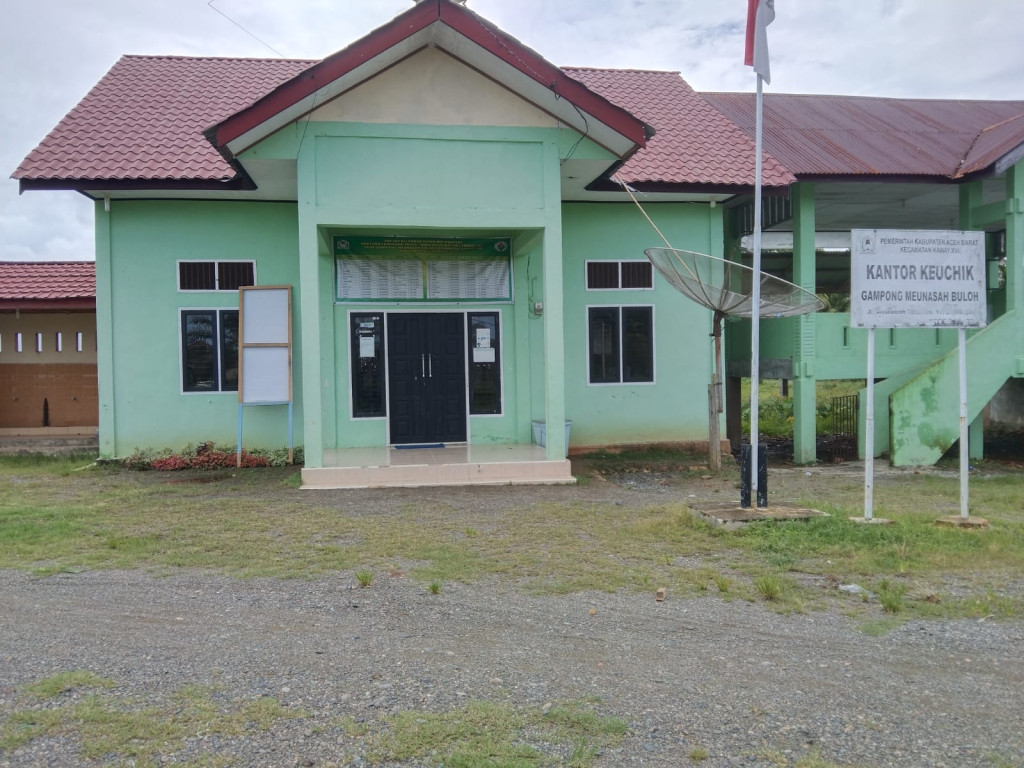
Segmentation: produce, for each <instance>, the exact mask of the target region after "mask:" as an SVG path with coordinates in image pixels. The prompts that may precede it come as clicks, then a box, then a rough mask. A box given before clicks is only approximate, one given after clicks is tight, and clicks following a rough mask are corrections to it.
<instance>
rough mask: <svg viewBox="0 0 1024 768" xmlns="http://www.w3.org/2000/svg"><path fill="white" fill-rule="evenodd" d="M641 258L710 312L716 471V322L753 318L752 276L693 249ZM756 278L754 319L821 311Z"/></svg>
mask: <svg viewBox="0 0 1024 768" xmlns="http://www.w3.org/2000/svg"><path fill="white" fill-rule="evenodd" d="M637 205H639V203H637ZM642 210H643V209H642V208H641V211H642ZM644 215H646V213H645V214H644ZM652 225H653V222H652ZM655 229H657V228H656V227H655ZM659 234H660V232H659ZM644 255H645V256H647V258H648V259H649V260H650V262H651V263H652V264H653V265H654V266H655V268H656V269H657V270H658V271H659V272H660V273H661V275H662V277H664V278H665V279H666V280H668V282H669V283H670V284H671V285H672V286H673V287H674V288H675V289H676V290H677V291H679V292H680V293H681V294H683V295H684V296H686V297H688V298H690V299H692V300H693V301H695V302H697V303H698V304H700V305H701V306H702V307H707V308H708V309H710V310H712V312H714V316H713V318H712V331H711V335H712V336H713V337H714V339H715V373H714V375H713V377H712V379H711V386H709V387H708V449H709V453H710V464H711V468H712V469H713V470H716V471H717V470H719V469H721V468H722V452H721V444H720V441H719V426H718V414H720V413H721V412H722V321H723V320H724V319H725V318H726V317H753V315H754V299H753V296H752V295H751V294H752V293H753V290H754V276H755V272H754V270H753V269H751V268H750V267H748V266H746V265H745V264H740V263H738V262H735V261H726V260H725V259H719V258H718V257H716V256H709V255H707V254H706V253H697V252H696V251H681V250H678V249H676V248H647V249H646V250H645V251H644ZM760 280H761V298H760V305H759V311H758V316H760V317H790V316H792V315H803V314H807V313H808V312H817V311H818V310H821V309H824V308H825V303H824V302H823V301H822V300H821V299H819V298H818V297H817V296H815V295H814V294H813V293H811V292H810V291H805V290H804V289H803V288H801V287H800V286H799V285H794V284H793V283H791V282H789V281H788V280H783V279H782V278H780V277H775V276H774V275H769V274H767V273H765V272H763V271H762V272H761V275H760Z"/></svg>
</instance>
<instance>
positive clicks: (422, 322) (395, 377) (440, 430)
mask: <svg viewBox="0 0 1024 768" xmlns="http://www.w3.org/2000/svg"><path fill="white" fill-rule="evenodd" d="M465 334H466V320H465V316H464V315H462V314H453V313H433V312H431V313H426V312H424V313H411V314H410V313H393V314H389V315H388V391H389V394H388V413H389V414H390V416H389V420H390V427H391V442H392V444H395V445H403V444H416V443H444V442H451V443H458V442H465V440H466V335H465Z"/></svg>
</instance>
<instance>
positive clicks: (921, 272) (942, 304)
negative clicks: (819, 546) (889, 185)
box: [850, 229, 986, 520]
mask: <svg viewBox="0 0 1024 768" xmlns="http://www.w3.org/2000/svg"><path fill="white" fill-rule="evenodd" d="M850 234H851V243H852V245H851V253H850V273H851V274H850V278H851V279H850V293H851V296H850V308H851V314H850V325H851V326H853V327H855V328H867V329H868V364H867V377H868V378H867V405H866V409H865V425H864V427H865V429H866V430H867V434H866V435H865V436H864V459H865V461H864V518H865V519H866V520H871V518H872V514H873V509H872V508H873V503H874V502H873V482H874V467H873V461H874V436H875V435H874V429H875V328H956V329H958V331H957V336H958V343H959V362H960V516H961V517H962V518H966V517H967V516H968V512H967V498H968V490H967V470H968V446H967V344H966V333H965V330H964V329H966V328H983V327H984V326H985V324H986V302H985V233H984V232H960V231H932V230H900V229H855V230H853V231H852V232H851V233H850Z"/></svg>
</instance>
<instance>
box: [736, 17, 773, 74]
mask: <svg viewBox="0 0 1024 768" xmlns="http://www.w3.org/2000/svg"><path fill="white" fill-rule="evenodd" d="M773 21H775V0H747V47H746V51H745V53H744V56H743V63H744V64H746V65H747V66H748V67H753V68H754V71H755V72H757V74H759V75H760V76H761V77H762V78H764V81H765V82H766V83H770V82H771V81H772V72H771V68H770V67H769V66H768V25H769V24H771V23H772V22H773Z"/></svg>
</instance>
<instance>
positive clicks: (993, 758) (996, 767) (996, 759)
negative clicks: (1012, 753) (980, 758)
mask: <svg viewBox="0 0 1024 768" xmlns="http://www.w3.org/2000/svg"><path fill="white" fill-rule="evenodd" d="M985 759H986V760H987V761H988V762H989V763H991V764H992V768H1017V763H1014V762H1013V761H1011V760H1009V759H1007V758H1005V757H1003V756H1002V755H997V754H995V753H993V754H988V755H985Z"/></svg>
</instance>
